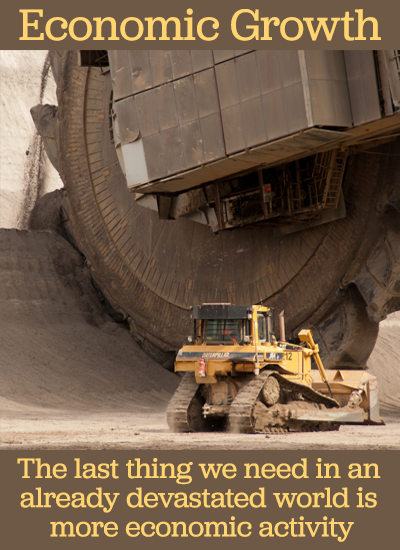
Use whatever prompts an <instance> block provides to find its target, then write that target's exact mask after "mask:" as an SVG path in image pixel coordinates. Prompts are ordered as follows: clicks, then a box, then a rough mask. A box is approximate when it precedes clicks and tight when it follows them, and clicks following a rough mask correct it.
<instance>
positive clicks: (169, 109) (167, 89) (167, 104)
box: [149, 83, 178, 132]
mask: <svg viewBox="0 0 400 550" xmlns="http://www.w3.org/2000/svg"><path fill="white" fill-rule="evenodd" d="M149 93H150V94H155V95H156V104H157V112H158V121H159V124H160V131H161V132H162V131H163V130H169V129H170V128H175V127H176V126H178V113H177V109H176V103H175V93H174V85H173V83H170V84H166V85H165V86H160V87H159V88H156V89H155V90H150V92H149Z"/></svg>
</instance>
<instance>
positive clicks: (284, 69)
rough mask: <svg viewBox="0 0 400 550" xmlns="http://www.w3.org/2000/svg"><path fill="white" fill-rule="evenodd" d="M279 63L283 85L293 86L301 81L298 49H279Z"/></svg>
mask: <svg viewBox="0 0 400 550" xmlns="http://www.w3.org/2000/svg"><path fill="white" fill-rule="evenodd" d="M277 53H278V57H279V65H280V70H281V78H282V85H283V86H284V87H285V88H286V87H287V86H293V85H294V84H297V83H299V82H301V71H300V63H299V56H298V54H297V51H296V50H279V51H278V52H277Z"/></svg>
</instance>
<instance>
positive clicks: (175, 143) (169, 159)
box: [160, 127, 185, 175]
mask: <svg viewBox="0 0 400 550" xmlns="http://www.w3.org/2000/svg"><path fill="white" fill-rule="evenodd" d="M160 135H161V144H162V148H163V155H164V162H165V168H166V171H167V174H168V175H170V174H176V173H177V172H181V171H182V170H184V169H185V158H184V154H183V144H182V137H181V131H180V128H179V127H177V128H171V129H169V130H166V131H165V132H161V134H160Z"/></svg>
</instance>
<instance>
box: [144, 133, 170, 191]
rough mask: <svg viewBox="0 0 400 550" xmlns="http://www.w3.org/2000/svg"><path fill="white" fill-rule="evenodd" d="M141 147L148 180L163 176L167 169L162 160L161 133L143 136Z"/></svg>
mask: <svg viewBox="0 0 400 550" xmlns="http://www.w3.org/2000/svg"><path fill="white" fill-rule="evenodd" d="M143 149H144V156H145V159H146V164H147V171H148V174H149V179H150V181H151V180H156V179H160V178H164V177H165V174H166V173H167V169H166V166H165V162H164V152H163V147H162V140H161V135H160V134H153V135H151V136H148V137H144V138H143Z"/></svg>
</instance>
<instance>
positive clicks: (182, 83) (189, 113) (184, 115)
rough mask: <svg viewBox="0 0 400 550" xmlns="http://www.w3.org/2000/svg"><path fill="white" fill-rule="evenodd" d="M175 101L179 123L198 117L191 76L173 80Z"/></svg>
mask: <svg viewBox="0 0 400 550" xmlns="http://www.w3.org/2000/svg"><path fill="white" fill-rule="evenodd" d="M173 85H174V92H175V102H176V107H177V112H178V119H179V123H180V124H185V123H186V122H190V121H192V120H195V119H197V118H198V117H199V113H198V110H197V102H196V95H195V92H194V82H193V76H188V77H186V78H181V79H179V80H176V81H175V82H174V84H173Z"/></svg>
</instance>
